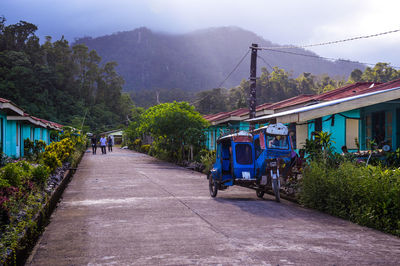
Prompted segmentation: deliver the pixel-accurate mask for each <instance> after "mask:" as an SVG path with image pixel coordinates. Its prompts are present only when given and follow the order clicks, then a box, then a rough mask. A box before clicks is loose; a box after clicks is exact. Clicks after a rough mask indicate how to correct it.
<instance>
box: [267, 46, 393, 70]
mask: <svg viewBox="0 0 400 266" xmlns="http://www.w3.org/2000/svg"><path fill="white" fill-rule="evenodd" d="M263 50H265V51H272V52H277V53H284V54H291V55H298V56H306V57H312V58H317V59H324V60H334V61H341V62H345V63H353V64H354V63H355V64H363V65H370V66H375V65H376V64H373V63H363V62H357V61H351V60H348V59H340V58H332V57H323V56H319V55H310V54H301V53H294V52H289V51H280V50H275V49H269V48H263ZM392 67H393V68H397V69H400V67H398V66H392Z"/></svg>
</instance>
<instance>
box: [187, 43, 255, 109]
mask: <svg viewBox="0 0 400 266" xmlns="http://www.w3.org/2000/svg"><path fill="white" fill-rule="evenodd" d="M249 53H250V49H249V50H247V52H246V53H245V54H244V56H243V57H242V58H241V59H240V60H239V62H238V63H237V64H236V66H235V67H234V68H233V70H232V71H231V72H230V73H229V74H228V75H227V76H226V78H225V79H224V80H223V81H222V82H221V83H220V84H219V85H218V87H217V88H221V86H222V85H223V84H224V83H225V81H227V80H228V78H229V77H230V76H231V75H232V74H233V72H235V70H236V69H237V68H238V67H239V66H240V64H241V63H242V62H243V60H244V59H245V58H246V56H247V55H248V54H249ZM209 96H211V95H210V94H207V95H206V96H204V97H202V98H200V99H198V100H196V101H194V102H191V103H190V104H191V105H193V104H195V103H198V102H201V101H202V100H204V99H205V98H207V97H209Z"/></svg>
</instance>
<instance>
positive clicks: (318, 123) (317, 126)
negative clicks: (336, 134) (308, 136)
mask: <svg viewBox="0 0 400 266" xmlns="http://www.w3.org/2000/svg"><path fill="white" fill-rule="evenodd" d="M314 131H316V132H321V131H322V117H320V118H317V119H315V128H314Z"/></svg>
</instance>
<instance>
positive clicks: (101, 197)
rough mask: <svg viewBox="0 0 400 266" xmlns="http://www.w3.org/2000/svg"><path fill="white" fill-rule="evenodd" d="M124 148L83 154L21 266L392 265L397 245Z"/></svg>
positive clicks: (399, 251) (399, 256) (398, 256)
mask: <svg viewBox="0 0 400 266" xmlns="http://www.w3.org/2000/svg"><path fill="white" fill-rule="evenodd" d="M265 197H266V198H265V199H263V200H260V199H258V198H257V197H256V193H255V191H253V190H249V189H245V188H240V187H233V188H231V189H228V190H226V191H222V192H219V193H218V196H217V198H215V199H213V198H210V196H209V192H208V183H207V180H206V178H205V176H204V175H202V174H200V173H197V172H193V171H190V170H186V169H183V168H179V167H177V166H175V165H173V164H169V163H165V162H161V161H158V160H156V159H154V158H151V157H149V156H146V155H143V154H139V153H135V152H132V151H128V150H119V149H115V151H114V152H112V153H107V155H101V154H97V155H92V154H90V153H86V155H85V156H84V158H83V160H82V162H81V164H80V165H79V168H78V170H77V172H76V174H75V176H74V177H73V180H72V181H71V183H70V184H69V186H68V188H67V189H66V191H65V192H64V195H63V199H62V201H61V202H60V204H59V206H58V208H57V209H56V211H55V212H54V214H53V215H52V218H51V223H50V224H49V226H48V227H47V228H46V231H45V232H44V234H43V236H42V237H41V239H40V241H39V242H38V244H37V245H36V247H35V249H34V251H33V254H32V256H31V258H30V259H29V260H28V262H27V264H31V265H188V264H198V265H210V264H211V265H278V264H279V265H366V264H367V265H400V238H397V237H394V236H391V235H387V234H384V233H380V232H378V231H375V230H372V229H368V228H365V227H361V226H358V225H355V224H352V223H350V222H347V221H344V220H341V219H337V218H334V217H332V216H329V215H326V214H323V213H319V212H317V211H313V210H309V209H305V208H301V207H299V206H298V205H296V204H293V203H290V202H287V201H284V200H283V201H282V202H281V203H276V202H275V201H274V200H273V198H272V197H269V196H265Z"/></svg>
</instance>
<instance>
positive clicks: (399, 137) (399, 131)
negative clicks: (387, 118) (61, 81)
mask: <svg viewBox="0 0 400 266" xmlns="http://www.w3.org/2000/svg"><path fill="white" fill-rule="evenodd" d="M395 128H396V146H397V147H396V149H397V148H400V108H397V110H396V125H395Z"/></svg>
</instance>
